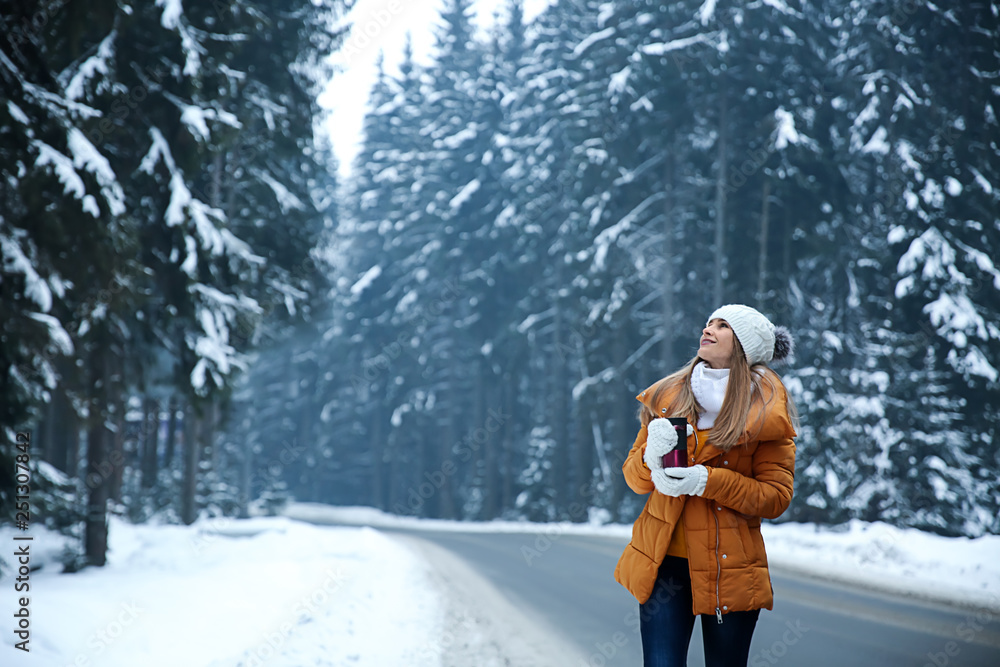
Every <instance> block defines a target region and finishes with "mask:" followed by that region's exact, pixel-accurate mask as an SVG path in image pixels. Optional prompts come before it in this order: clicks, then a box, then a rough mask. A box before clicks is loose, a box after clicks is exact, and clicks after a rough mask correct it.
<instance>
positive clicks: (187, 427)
mask: <svg viewBox="0 0 1000 667" xmlns="http://www.w3.org/2000/svg"><path fill="white" fill-rule="evenodd" d="M201 421H202V420H201V417H200V416H198V415H196V409H195V407H194V406H193V405H188V406H187V407H186V409H185V410H184V425H183V428H184V443H183V445H184V448H183V453H184V477H183V482H182V484H181V521H183V522H184V523H185V525H188V526H190V525H191V524H192V523H194V522H195V520H197V518H198V507H197V499H196V494H197V491H198V459H199V458H200V455H201V451H200V450H201V443H200V438H199V436H200V433H199V431H200V427H201Z"/></svg>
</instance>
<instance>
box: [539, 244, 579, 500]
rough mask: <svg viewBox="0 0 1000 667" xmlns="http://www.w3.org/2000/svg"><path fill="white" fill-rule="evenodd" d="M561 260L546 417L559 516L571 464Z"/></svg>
mask: <svg viewBox="0 0 1000 667" xmlns="http://www.w3.org/2000/svg"><path fill="white" fill-rule="evenodd" d="M562 267H563V262H562V260H561V259H560V260H557V261H556V281H555V291H556V293H555V295H554V300H555V304H554V307H555V318H554V323H553V324H554V326H553V332H552V343H553V348H554V350H553V351H554V352H555V354H554V355H553V356H552V358H551V362H552V364H553V365H554V368H553V369H552V370H553V372H552V378H551V381H552V402H553V403H552V406H551V407H550V409H549V411H548V414H547V415H545V418H546V420H547V421H548V423H549V425H550V426H551V428H552V439H553V441H554V443H555V452H554V453H553V456H552V485H553V486H554V487H555V510H556V515H557V516H559V518H564V516H563V515H564V513H565V512H566V509H567V506H568V505H569V499H570V498H571V497H572V496H571V495H570V493H569V468H570V466H571V465H572V461H571V458H572V451H571V449H570V442H569V428H568V424H567V422H568V417H569V415H570V414H571V412H570V409H569V394H568V392H567V386H566V385H567V384H568V383H569V373H568V370H567V365H568V363H567V359H568V356H569V355H570V354H572V353H573V348H572V347H570V346H569V345H568V344H567V341H566V335H565V329H566V325H565V322H564V314H563V307H562V299H561V298H560V296H559V294H558V292H559V290H561V289H562V288H563V285H564V284H565V283H564V281H563V271H562Z"/></svg>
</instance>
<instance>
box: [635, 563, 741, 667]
mask: <svg viewBox="0 0 1000 667" xmlns="http://www.w3.org/2000/svg"><path fill="white" fill-rule="evenodd" d="M759 615H760V610H759V609H755V610H754V611H734V612H729V613H728V614H726V615H725V616H723V617H722V618H723V622H722V623H719V622H718V620H717V619H716V617H715V615H714V614H702V616H701V633H702V635H703V638H704V641H705V667H746V664H747V659H748V658H749V656H750V640H751V639H752V638H753V631H754V628H755V627H756V626H757V616H759ZM639 630H640V632H641V633H642V664H643V665H644V666H645V667H684V666H685V665H687V652H688V644H690V643H691V632H692V631H693V630H694V614H692V613H691V574H690V572H689V571H688V562H687V559H686V558H677V557H676V556H667V557H666V558H664V560H663V564H662V565H660V571H659V573H658V575H657V577H656V584H655V585H654V586H653V593H652V595H650V596H649V599H648V600H646V602H644V603H643V604H641V605H639Z"/></svg>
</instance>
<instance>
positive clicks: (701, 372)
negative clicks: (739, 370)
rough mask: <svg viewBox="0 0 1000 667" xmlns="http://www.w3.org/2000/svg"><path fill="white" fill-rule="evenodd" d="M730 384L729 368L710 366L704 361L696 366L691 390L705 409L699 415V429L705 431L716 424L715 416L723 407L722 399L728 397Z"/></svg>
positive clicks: (692, 376)
mask: <svg viewBox="0 0 1000 667" xmlns="http://www.w3.org/2000/svg"><path fill="white" fill-rule="evenodd" d="M728 384H729V369H728V368H709V366H708V364H706V363H705V362H704V361H702V362H700V363H699V364H698V365H697V366H695V367H694V371H693V372H692V373H691V391H693V392H694V397H695V398H696V399H698V404H699V405H701V407H702V408H704V410H705V411H704V412H703V413H701V415H699V416H698V430H702V431H703V430H705V429H708V428H712V426H714V425H715V418H716V417H718V416H719V410H721V409H722V399H724V398H725V397H726V385H728Z"/></svg>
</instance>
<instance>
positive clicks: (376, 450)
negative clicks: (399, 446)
mask: <svg viewBox="0 0 1000 667" xmlns="http://www.w3.org/2000/svg"><path fill="white" fill-rule="evenodd" d="M384 419H385V417H384V416H383V415H382V412H381V410H372V416H371V437H370V438H369V440H368V442H369V449H370V451H371V453H372V483H371V490H372V495H371V502H372V507H376V508H378V509H385V508H386V505H385V502H386V497H385V486H384V484H385V463H384V462H383V460H382V459H383V457H384V456H385V442H384V439H385V432H384V428H383V426H384V424H383V422H384Z"/></svg>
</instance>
